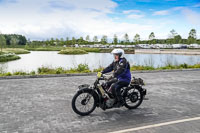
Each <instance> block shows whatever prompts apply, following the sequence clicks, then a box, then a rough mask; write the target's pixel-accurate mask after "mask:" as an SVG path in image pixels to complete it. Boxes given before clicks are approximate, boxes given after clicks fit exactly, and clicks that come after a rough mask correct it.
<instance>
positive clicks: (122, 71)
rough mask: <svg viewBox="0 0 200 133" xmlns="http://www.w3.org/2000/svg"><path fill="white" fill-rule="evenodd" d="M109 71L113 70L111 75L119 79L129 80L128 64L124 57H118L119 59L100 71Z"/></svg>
mask: <svg viewBox="0 0 200 133" xmlns="http://www.w3.org/2000/svg"><path fill="white" fill-rule="evenodd" d="M111 71H114V73H113V76H114V77H115V78H117V79H118V80H119V81H125V82H128V83H130V82H131V72H130V64H129V62H128V61H127V60H126V59H125V58H120V60H119V61H113V62H112V63H111V64H110V65H109V66H108V67H106V68H105V69H104V70H103V71H102V73H103V74H105V73H109V72H111Z"/></svg>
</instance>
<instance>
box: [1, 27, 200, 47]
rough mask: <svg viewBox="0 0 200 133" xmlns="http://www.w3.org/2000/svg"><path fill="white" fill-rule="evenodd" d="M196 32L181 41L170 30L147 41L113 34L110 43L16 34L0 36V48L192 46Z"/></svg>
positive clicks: (198, 41)
mask: <svg viewBox="0 0 200 133" xmlns="http://www.w3.org/2000/svg"><path fill="white" fill-rule="evenodd" d="M196 34H197V32H196V30H195V29H191V30H190V32H189V34H188V38H187V39H183V38H182V37H181V35H179V34H178V33H177V32H176V31H175V30H174V29H172V30H171V31H170V33H169V35H168V38H167V39H156V36H155V34H154V32H151V33H150V34H149V37H148V40H141V39H140V35H139V34H135V36H133V39H130V37H129V35H128V34H127V33H126V34H124V36H123V39H122V40H120V39H119V38H118V36H117V35H116V34H115V35H114V36H113V39H112V41H109V40H108V37H107V36H106V35H103V36H102V37H101V38H98V36H94V37H93V38H90V36H89V35H87V36H86V37H85V38H83V37H80V38H75V37H72V38H71V39H70V38H69V37H66V39H64V38H60V39H58V38H56V39H54V38H51V39H47V40H45V41H30V40H27V39H26V37H25V36H23V35H17V34H9V35H7V34H0V45H1V48H2V47H3V46H5V45H10V46H15V45H26V44H27V45H31V46H41V45H47V46H63V45H75V44H80V45H84V44H90V45H93V44H99V43H101V44H116V45H118V44H120V45H136V44H193V43H197V44H200V39H197V35H196Z"/></svg>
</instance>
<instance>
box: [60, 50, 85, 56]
mask: <svg viewBox="0 0 200 133" xmlns="http://www.w3.org/2000/svg"><path fill="white" fill-rule="evenodd" d="M59 54H68V55H75V54H87V52H86V51H85V50H81V49H65V50H61V51H60V52H59Z"/></svg>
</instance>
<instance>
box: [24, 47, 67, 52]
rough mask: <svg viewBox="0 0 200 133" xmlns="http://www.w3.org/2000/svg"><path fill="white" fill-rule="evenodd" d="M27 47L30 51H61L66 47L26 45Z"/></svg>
mask: <svg viewBox="0 0 200 133" xmlns="http://www.w3.org/2000/svg"><path fill="white" fill-rule="evenodd" d="M25 49H27V50H30V51H60V50H62V49H64V48H63V47H36V48H31V47H26V48H25Z"/></svg>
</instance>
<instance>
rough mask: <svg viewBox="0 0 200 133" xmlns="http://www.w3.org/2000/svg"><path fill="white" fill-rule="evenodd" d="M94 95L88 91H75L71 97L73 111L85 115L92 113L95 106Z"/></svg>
mask: <svg viewBox="0 0 200 133" xmlns="http://www.w3.org/2000/svg"><path fill="white" fill-rule="evenodd" d="M96 104H97V103H96V100H95V97H94V95H92V94H91V92H89V91H85V92H77V93H76V94H75V95H74V97H73V99H72V109H73V111H74V112H75V113H77V114H79V115H81V116H85V115H89V114H90V113H92V112H93V111H94V110H95V108H96Z"/></svg>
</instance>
